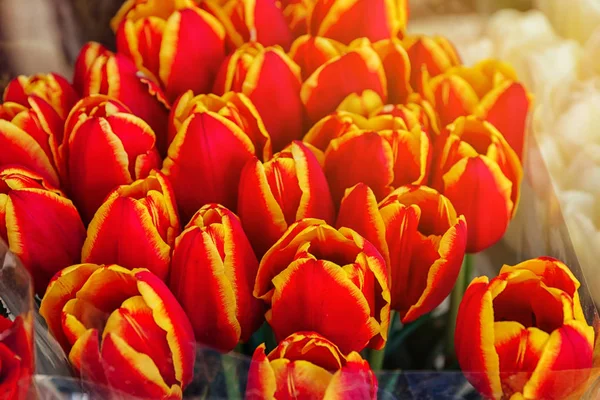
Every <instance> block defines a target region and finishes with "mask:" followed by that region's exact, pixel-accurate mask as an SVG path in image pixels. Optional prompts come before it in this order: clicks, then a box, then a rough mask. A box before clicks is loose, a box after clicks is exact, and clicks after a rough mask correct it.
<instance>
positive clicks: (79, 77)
mask: <svg viewBox="0 0 600 400" xmlns="http://www.w3.org/2000/svg"><path fill="white" fill-rule="evenodd" d="M111 54H112V52H111V51H110V50H108V49H107V48H106V47H104V46H103V45H101V44H100V43H98V42H87V43H86V44H84V45H83V46H82V47H81V49H80V50H79V56H78V57H77V59H76V60H75V65H74V67H73V70H74V71H73V88H75V91H76V92H77V94H78V95H79V96H80V97H83V96H84V92H85V87H86V86H87V82H86V81H87V80H88V74H89V73H90V69H91V68H92V65H93V64H94V62H95V61H96V59H97V58H99V57H100V56H105V57H106V56H110V55H111Z"/></svg>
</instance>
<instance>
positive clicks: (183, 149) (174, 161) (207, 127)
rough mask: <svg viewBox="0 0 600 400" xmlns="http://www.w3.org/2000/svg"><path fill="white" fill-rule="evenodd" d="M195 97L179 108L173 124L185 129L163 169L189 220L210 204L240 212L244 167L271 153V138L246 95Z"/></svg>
mask: <svg viewBox="0 0 600 400" xmlns="http://www.w3.org/2000/svg"><path fill="white" fill-rule="evenodd" d="M191 96H192V95H191V94H185V95H183V96H182V98H181V100H180V102H179V104H176V106H175V108H174V112H173V114H174V117H173V118H172V126H175V127H177V126H179V127H178V128H177V134H176V135H175V137H174V138H173V141H172V142H171V145H170V147H169V151H168V155H167V158H166V159H165V161H164V165H163V170H162V171H163V173H164V174H165V175H166V176H167V177H168V178H169V180H170V181H171V183H172V184H173V190H174V191H175V198H176V199H177V205H178V208H179V211H180V213H181V218H182V221H186V222H187V221H189V219H190V218H191V217H192V215H194V213H196V211H198V209H199V208H200V207H202V206H203V205H205V204H208V203H218V204H222V205H223V206H225V207H227V208H228V209H230V210H235V206H236V203H237V194H238V184H239V181H240V174H241V172H242V168H243V167H244V165H245V164H246V162H248V160H250V159H251V158H252V157H253V156H254V155H259V156H266V157H269V155H270V149H269V142H268V135H267V134H266V133H265V132H264V129H263V128H262V127H261V123H260V120H259V119H258V117H257V116H256V115H253V112H252V111H250V109H251V108H252V107H251V103H250V102H248V101H244V100H243V99H244V98H243V97H242V96H237V95H234V94H228V95H225V96H223V97H221V98H219V97H217V96H213V95H210V96H199V97H198V98H195V99H191V100H190V97H191ZM226 99H229V100H231V101H227V100H226ZM188 100H189V101H188ZM246 100H247V99H246ZM235 104H239V105H240V107H238V106H236V105H235ZM244 104H245V105H244ZM180 106H181V107H180ZM244 107H246V108H245V109H244ZM182 109H183V111H182ZM188 109H189V110H188ZM180 111H182V112H183V113H182V115H181V116H179V115H178V113H179V112H180ZM188 113H189V115H188ZM184 118H185V119H184ZM255 118H256V119H255ZM182 121H183V122H182ZM251 127H253V128H251ZM250 135H252V136H254V137H250ZM263 135H267V136H263ZM253 140H254V141H255V143H256V146H258V145H259V144H260V146H263V147H259V148H257V147H256V146H255V144H254V143H253ZM225 149H226V150H227V151H224V150H225Z"/></svg>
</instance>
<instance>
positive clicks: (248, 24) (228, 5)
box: [201, 0, 293, 51]
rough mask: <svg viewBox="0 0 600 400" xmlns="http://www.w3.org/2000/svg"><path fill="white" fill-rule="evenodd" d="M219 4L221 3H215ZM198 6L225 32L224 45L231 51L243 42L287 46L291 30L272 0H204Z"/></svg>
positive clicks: (279, 4) (286, 48) (276, 3)
mask: <svg viewBox="0 0 600 400" xmlns="http://www.w3.org/2000/svg"><path fill="white" fill-rule="evenodd" d="M219 3H221V4H219ZM201 7H202V8H203V9H205V10H207V11H208V12H209V13H211V14H212V15H214V16H215V17H216V18H217V19H218V20H219V22H221V24H222V25H223V27H224V28H225V32H226V36H227V37H226V42H227V48H228V49H229V50H232V51H234V50H235V49H236V48H238V47H240V46H242V45H243V44H244V43H247V42H257V43H260V44H262V45H263V46H275V45H279V46H281V47H283V49H284V50H286V51H287V50H288V49H289V48H290V44H291V43H292V40H293V38H292V32H291V31H290V27H289V26H288V24H287V21H286V18H285V16H284V14H283V9H282V7H283V5H282V4H281V3H280V2H279V1H276V0H253V1H251V2H250V1H247V0H225V1H220V2H219V1H217V0H208V1H205V2H203V3H202V4H201Z"/></svg>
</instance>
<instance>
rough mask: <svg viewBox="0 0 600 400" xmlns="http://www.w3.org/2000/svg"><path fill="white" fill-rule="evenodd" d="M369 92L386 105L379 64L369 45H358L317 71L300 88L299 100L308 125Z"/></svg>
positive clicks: (377, 57)
mask: <svg viewBox="0 0 600 400" xmlns="http://www.w3.org/2000/svg"><path fill="white" fill-rule="evenodd" d="M365 91H372V92H374V94H376V95H377V96H378V97H379V98H380V101H381V102H383V103H385V102H387V80H386V77H385V70H384V68H383V64H382V61H381V59H380V57H379V55H378V54H377V52H376V51H375V50H374V49H373V47H372V46H371V45H370V43H368V42H366V41H359V42H357V43H356V45H355V46H352V47H351V48H349V49H348V51H347V52H346V53H344V54H342V55H340V56H337V57H335V58H332V59H330V60H329V61H327V62H326V63H325V64H323V65H321V66H320V67H319V68H317V69H316V70H315V71H314V72H313V74H312V75H310V77H309V78H308V79H306V80H305V81H304V83H303V84H302V89H301V92H300V96H301V98H302V102H303V103H304V106H305V107H306V113H307V116H308V119H309V120H310V122H311V125H312V124H314V123H316V122H317V121H318V120H320V119H321V118H323V117H325V116H326V115H328V114H330V113H331V112H333V111H335V110H336V109H337V108H338V106H339V105H340V104H341V103H342V102H343V101H344V100H345V99H346V98H347V97H348V96H350V95H355V96H356V95H358V96H362V95H363V93H364V92H365Z"/></svg>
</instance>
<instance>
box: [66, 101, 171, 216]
mask: <svg viewBox="0 0 600 400" xmlns="http://www.w3.org/2000/svg"><path fill="white" fill-rule="evenodd" d="M115 104H117V105H115ZM87 112H90V114H88V113H87ZM71 114H72V115H73V117H72V118H71V117H69V118H68V119H67V123H66V125H65V126H66V127H67V128H68V129H70V130H69V131H65V137H64V144H63V146H64V152H65V157H66V176H67V177H68V182H69V192H70V195H71V198H72V199H73V201H74V203H75V204H76V205H77V207H78V208H79V211H80V213H81V216H82V218H83V220H84V222H86V223H87V222H89V221H90V220H91V219H92V217H93V216H94V213H95V212H96V210H97V209H98V208H99V207H100V205H101V204H102V202H103V201H104V199H105V198H106V196H107V195H108V194H109V193H110V192H111V191H112V190H114V189H115V188H117V187H118V186H120V185H127V184H130V183H132V182H133V181H135V180H137V179H143V178H145V177H147V176H148V174H149V173H150V171H151V170H152V169H155V168H159V167H160V156H159V155H158V152H157V150H156V148H155V143H156V137H155V135H154V132H153V131H152V128H150V126H149V125H148V124H146V123H145V122H144V121H143V120H142V119H140V118H138V117H136V116H135V115H132V114H129V113H127V112H124V111H123V107H122V105H118V102H117V103H115V102H113V101H110V100H107V99H106V98H104V97H94V98H92V99H89V100H86V99H84V100H82V101H81V102H80V103H78V106H76V107H74V108H73V110H72V111H71Z"/></svg>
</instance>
